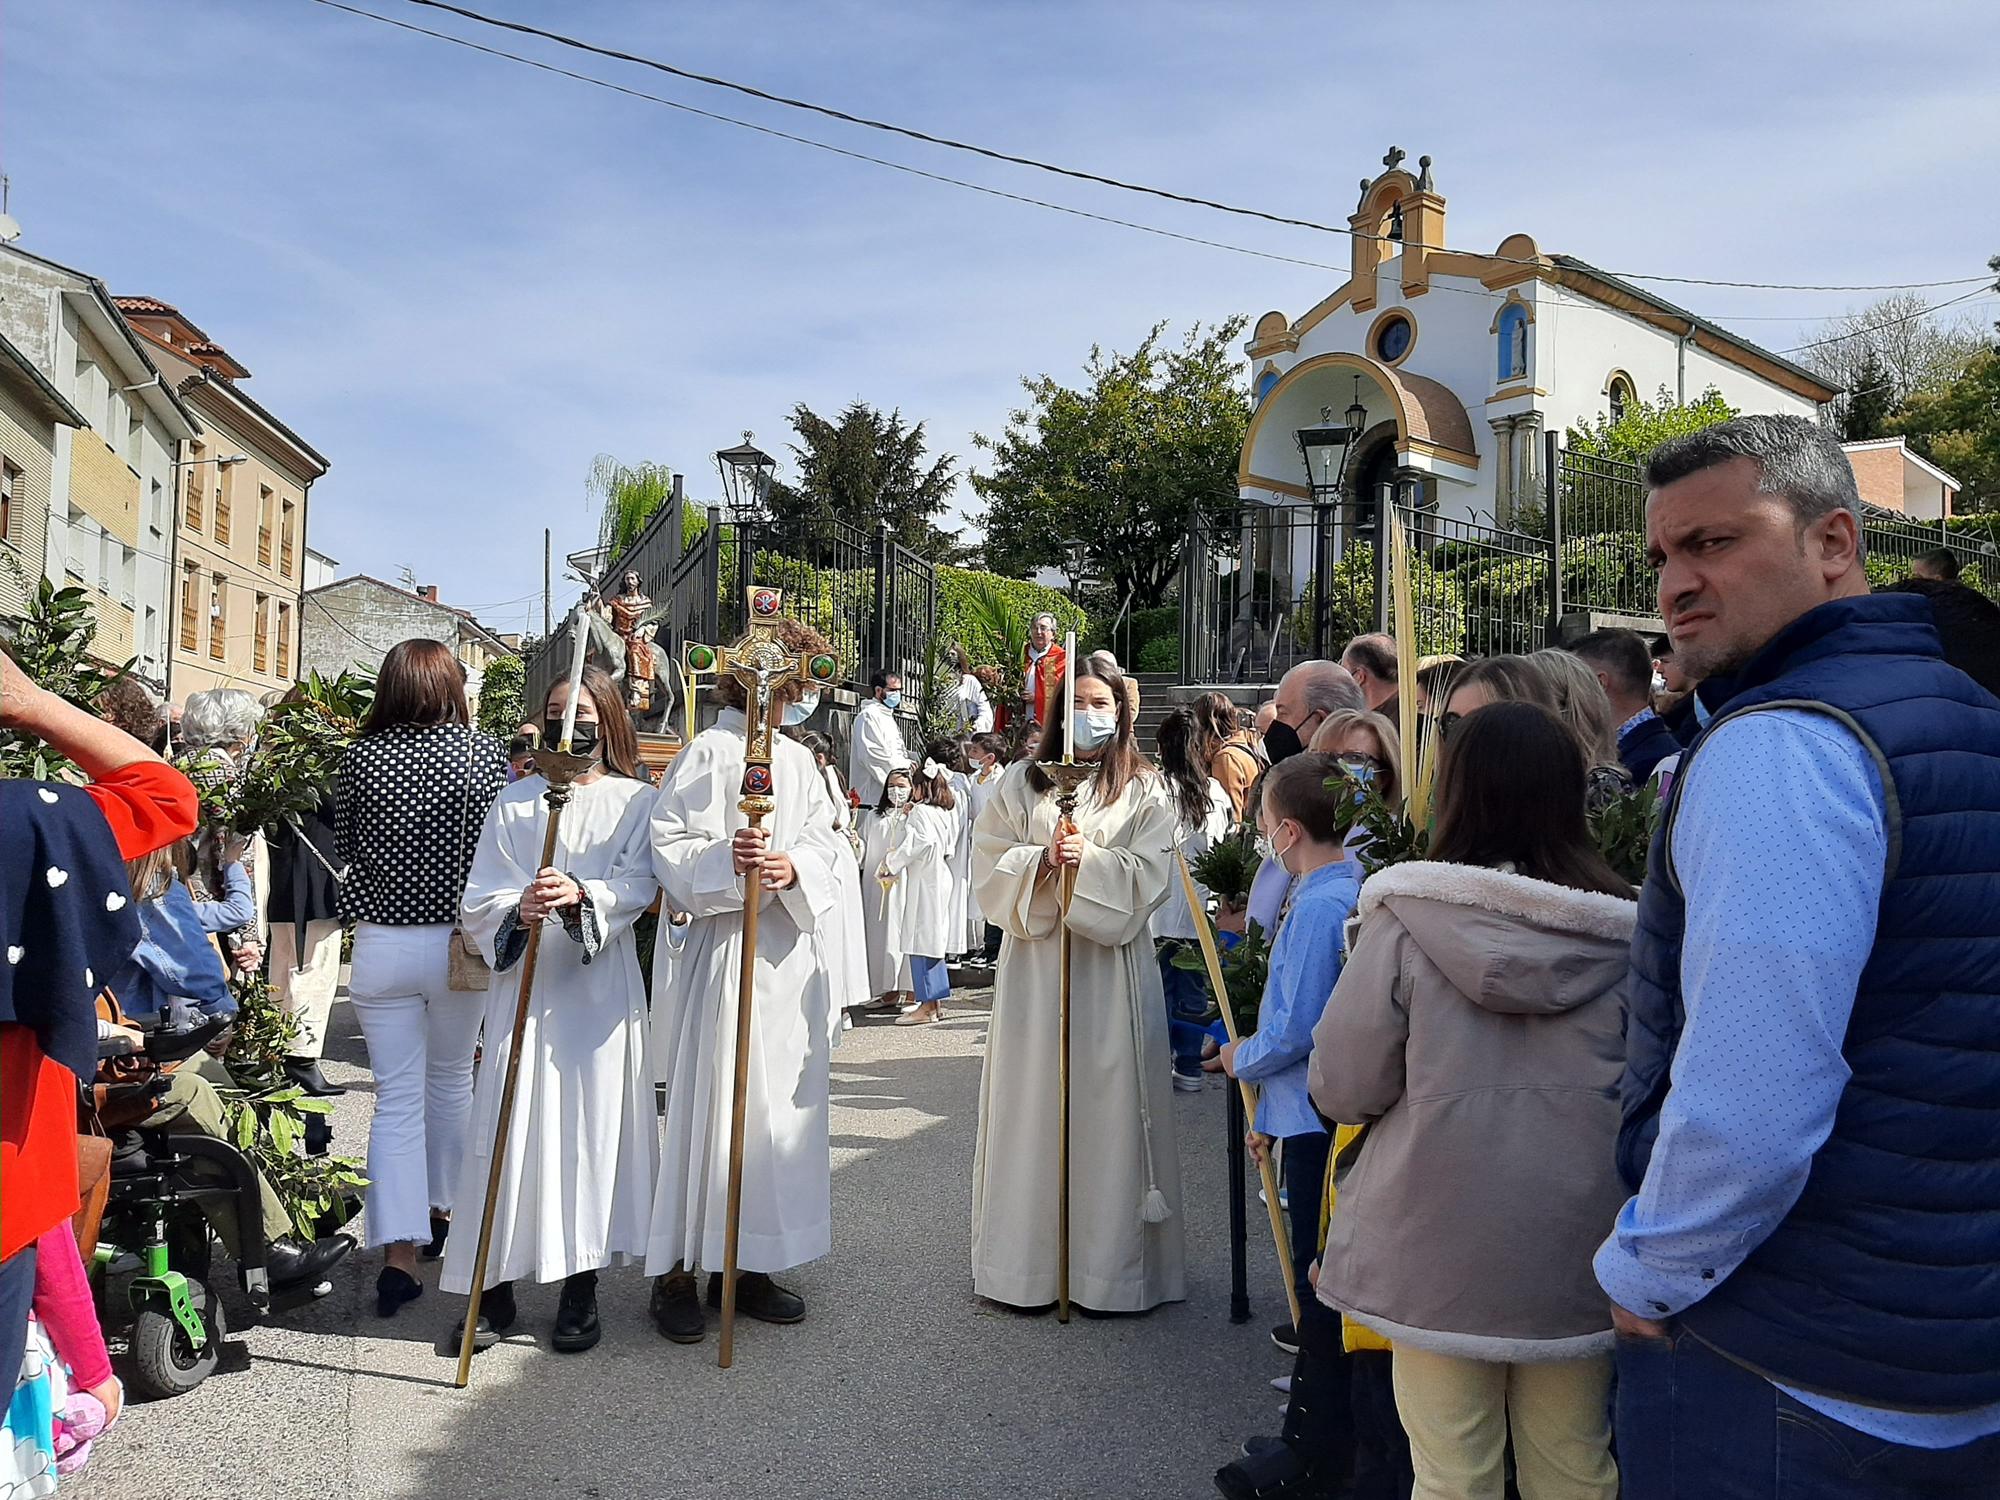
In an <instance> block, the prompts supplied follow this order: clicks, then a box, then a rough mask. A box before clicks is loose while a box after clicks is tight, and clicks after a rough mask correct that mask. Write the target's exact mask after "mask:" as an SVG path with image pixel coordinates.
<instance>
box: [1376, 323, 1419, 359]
mask: <svg viewBox="0 0 2000 1500" xmlns="http://www.w3.org/2000/svg"><path fill="white" fill-rule="evenodd" d="M1416 336H1417V331H1416V329H1415V327H1414V326H1413V325H1412V324H1411V322H1410V320H1409V319H1408V318H1406V317H1404V316H1402V315H1401V314H1400V313H1398V314H1397V315H1396V316H1394V317H1390V318H1385V319H1383V321H1382V325H1381V327H1379V328H1377V329H1376V330H1375V357H1376V358H1377V359H1379V360H1381V361H1382V363H1383V364H1385V365H1393V364H1395V363H1396V362H1397V361H1398V360H1400V359H1402V357H1403V356H1404V355H1406V354H1408V353H1409V352H1410V345H1411V344H1412V343H1413V342H1415V340H1416Z"/></svg>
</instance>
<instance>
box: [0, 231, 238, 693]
mask: <svg viewBox="0 0 2000 1500" xmlns="http://www.w3.org/2000/svg"><path fill="white" fill-rule="evenodd" d="M0 335H3V336H5V337H6V338H7V339H9V340H10V341H12V343H13V344H14V346H15V347H16V348H17V349H19V350H20V352H21V353H22V354H24V355H25V356H27V358H28V359H29V360H31V361H32V362H33V363H34V365H35V367H36V368H37V369H39V370H40V371H41V372H42V374H43V375H45V376H46V377H47V378H48V380H49V382H50V384H52V385H53V386H54V387H55V388H56V390H57V391H58V392H59V393H60V394H61V395H62V397H63V399H64V400H66V401H68V402H69V403H70V405H72V406H73V407H75V408H76V410H77V411H78V412H80V413H81V414H82V415H83V417H84V419H85V420H86V422H87V423H88V426H86V427H80V428H72V427H69V426H66V425H60V424H59V425H58V426H57V427H56V430H55V450H54V454H53V458H52V461H51V464H50V471H49V510H48V525H47V528H46V533H45V536H44V545H43V557H42V568H43V571H45V572H46V574H47V575H48V577H50V578H52V579H55V580H57V581H58V582H63V581H67V582H69V583H72V584H76V585H78V586H80V587H82V588H84V589H86V590H87V591H88V592H89V595H90V599H91V605H92V610H93V612H94V613H95V615H96V617H97V626H98V630H97V643H96V649H97V654H98V656H99V657H100V658H102V659H103V660H104V661H106V662H108V663H111V664H114V665H118V666H123V665H124V664H125V663H126V662H128V661H130V662H132V663H133V664H134V670H135V671H136V672H137V673H138V674H139V675H140V676H142V677H144V678H146V679H147V680H148V681H149V682H150V683H151V684H152V685H153V686H154V687H156V688H164V687H165V686H166V680H167V671H168V666H169V662H170V647H169V644H168V634H167V632H168V628H169V627H168V620H169V615H170V608H171V600H172V597H173V591H172V589H171V588H170V586H169V580H170V575H171V572H172V568H173V526H174V523H173V493H174V474H175V463H176V460H177V458H178V456H179V452H180V446H181V444H182V443H184V442H186V441H188V440H189V439H191V438H193V437H195V436H197V435H199V434H200V432H201V423H200V422H199V421H198V420H197V419H196V418H195V416H194V414H193V413H192V412H191V411H189V409H188V407H187V406H186V404H185V403H184V402H182V400H181V399H180V397H179V396H178V395H177V394H176V393H175V391H174V389H173V387H172V386H171V385H170V384H169V383H168V382H167V380H166V379H165V378H164V377H163V376H162V375H161V373H160V370H159V367H158V366H157V365H155V364H154V363H153V360H152V357H151V355H149V354H148V353H147V345H146V342H145V341H144V340H142V339H141V338H140V337H139V335H138V334H136V333H135V332H133V330H132V327H131V325H130V324H128V323H127V322H126V321H125V319H124V316H123V315H122V314H121V313H120V312H119V311H118V307H117V304H116V303H115V302H114V301H113V300H112V297H111V293H110V291H109V290H108V289H107V288H106V287H105V285H104V283H103V282H101V281H99V280H98V279H97V278H96V277H94V276H91V275H89V274H87V273H85V272H83V271H77V270H73V269H71V268H70V267H68V266H63V265H58V264H57V263H56V262H54V261H51V260H45V259H43V258H42V257H41V256H38V255H34V254H31V253H30V252H28V251H26V250H23V249H21V248H20V246H19V245H18V244H9V245H0Z"/></svg>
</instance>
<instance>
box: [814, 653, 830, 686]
mask: <svg viewBox="0 0 2000 1500" xmlns="http://www.w3.org/2000/svg"><path fill="white" fill-rule="evenodd" d="M833 667H834V661H833V658H832V657H830V656H815V657H814V658H813V659H812V674H813V676H814V677H815V678H817V679H818V680H819V681H821V682H826V681H829V680H831V678H832V677H833Z"/></svg>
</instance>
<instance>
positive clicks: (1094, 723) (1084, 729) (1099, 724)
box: [1076, 708, 1118, 750]
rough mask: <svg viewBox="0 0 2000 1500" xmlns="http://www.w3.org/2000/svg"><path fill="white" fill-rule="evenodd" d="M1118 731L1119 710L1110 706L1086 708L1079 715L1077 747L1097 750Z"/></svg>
mask: <svg viewBox="0 0 2000 1500" xmlns="http://www.w3.org/2000/svg"><path fill="white" fill-rule="evenodd" d="M1117 733H1118V712H1117V710H1116V709H1110V708H1092V709H1086V710H1085V711H1084V712H1083V713H1082V714H1081V715H1079V716H1078V722H1077V726H1076V748H1077V749H1079V750H1095V749H1096V748H1097V747H1098V746H1100V745H1103V744H1106V743H1108V742H1109V741H1110V740H1111V738H1112V736H1114V735H1116V734H1117Z"/></svg>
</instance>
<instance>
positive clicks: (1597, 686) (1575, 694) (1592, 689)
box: [1528, 647, 1632, 812]
mask: <svg viewBox="0 0 2000 1500" xmlns="http://www.w3.org/2000/svg"><path fill="white" fill-rule="evenodd" d="M1528 660H1529V661H1531V662H1533V663H1534V664H1535V665H1536V666H1538V667H1540V668H1541V669H1542V675H1543V676H1545V677H1547V678H1548V679H1549V685H1550V686H1551V687H1553V688H1554V689H1555V690H1556V712H1557V713H1558V714H1559V715H1560V716H1561V718H1562V721H1563V723H1565V724H1567V725H1569V730H1570V733H1571V734H1573V735H1575V736H1576V740H1577V743H1578V744H1579V745H1581V746H1582V747H1583V758H1584V761H1585V763H1586V764H1587V765H1588V766H1589V767H1590V775H1589V779H1588V783H1587V788H1586V794H1585V805H1586V806H1588V807H1589V808H1590V810H1591V811H1593V812H1595V811H1597V810H1598V809H1600V808H1602V807H1603V806H1605V805H1606V804H1607V803H1609V802H1611V801H1612V800H1614V799H1615V798H1618V797H1622V796H1623V795H1625V793H1627V792H1629V791H1631V790H1632V774H1631V772H1629V771H1627V770H1626V769H1625V763H1624V762H1623V761H1622V760H1620V759H1619V758H1618V717H1617V714H1616V713H1615V712H1614V711H1613V709H1612V707H1611V698H1610V696H1609V695H1608V694H1607V693H1606V692H1605V691H1604V684H1603V683H1601V682H1599V681H1598V680H1597V673H1596V672H1594V671H1593V670H1591V668H1590V666H1589V665H1588V664H1587V663H1586V662H1585V661H1584V659H1583V658H1582V657H1580V656H1578V655H1577V654H1576V653H1575V652H1573V651H1559V650H1557V649H1555V648H1554V647H1544V648H1543V649H1542V650H1540V651H1537V652H1535V653H1534V654H1533V655H1532V656H1530V657H1529V658H1528Z"/></svg>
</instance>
